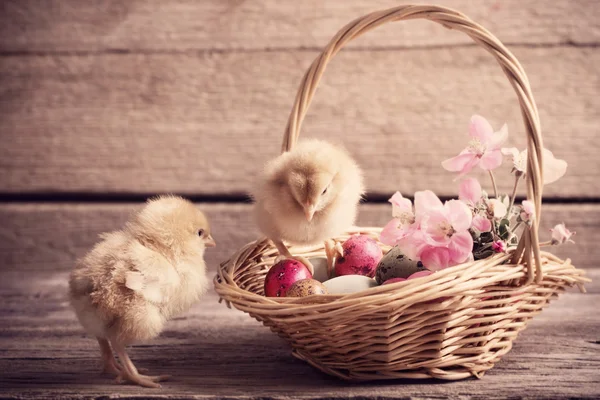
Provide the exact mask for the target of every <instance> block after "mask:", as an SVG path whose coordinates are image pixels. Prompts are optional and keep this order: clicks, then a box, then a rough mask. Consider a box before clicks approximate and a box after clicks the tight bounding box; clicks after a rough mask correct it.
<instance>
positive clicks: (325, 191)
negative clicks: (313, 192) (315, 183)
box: [321, 186, 329, 196]
mask: <svg viewBox="0 0 600 400" xmlns="http://www.w3.org/2000/svg"><path fill="white" fill-rule="evenodd" d="M327 189H329V186H327V187H326V188H325V189H323V193H321V196H323V195H324V194H325V193H327Z"/></svg>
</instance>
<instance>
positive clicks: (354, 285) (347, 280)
mask: <svg viewBox="0 0 600 400" xmlns="http://www.w3.org/2000/svg"><path fill="white" fill-rule="evenodd" d="M323 285H324V286H325V287H326V288H327V292H329V294H350V293H356V292H361V291H363V290H367V289H370V288H372V287H375V286H377V282H376V281H375V279H373V278H369V277H368V276H363V275H344V276H338V277H337V278H333V279H330V280H328V281H325V282H323Z"/></svg>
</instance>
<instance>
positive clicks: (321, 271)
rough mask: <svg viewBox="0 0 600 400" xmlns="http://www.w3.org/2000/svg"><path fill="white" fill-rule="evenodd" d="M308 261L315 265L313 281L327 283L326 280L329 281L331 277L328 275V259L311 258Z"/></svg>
mask: <svg viewBox="0 0 600 400" xmlns="http://www.w3.org/2000/svg"><path fill="white" fill-rule="evenodd" d="M308 261H310V262H311V264H312V265H313V267H315V272H314V273H313V279H316V280H318V281H319V282H325V281H326V280H328V279H329V275H327V258H325V257H314V258H309V259H308ZM332 272H333V271H332Z"/></svg>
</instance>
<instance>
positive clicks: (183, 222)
mask: <svg viewBox="0 0 600 400" xmlns="http://www.w3.org/2000/svg"><path fill="white" fill-rule="evenodd" d="M101 237H102V241H101V242H100V243H98V244H96V246H95V247H94V248H93V249H92V250H91V251H90V252H89V253H88V254H87V255H86V256H85V257H84V258H83V259H82V260H80V261H79V262H78V263H77V265H76V267H75V269H74V270H73V271H72V273H71V276H70V280H69V295H70V300H71V304H72V306H73V308H74V309H75V313H76V314H77V318H78V319H79V321H80V322H81V325H83V327H84V328H85V330H86V331H87V332H88V333H89V334H91V335H94V336H95V337H96V339H97V340H98V343H99V344H100V350H101V354H102V360H103V363H104V371H105V372H108V373H114V374H116V375H117V382H122V381H129V382H132V383H135V384H138V385H141V386H144V387H153V388H156V387H160V385H159V384H158V383H157V382H159V381H162V380H165V379H167V378H168V377H169V376H167V375H161V376H146V375H141V374H140V373H139V372H138V370H137V369H136V367H135V366H134V365H133V363H132V362H131V359H130V358H129V356H128V355H127V352H126V349H125V346H126V345H128V344H130V343H133V342H138V341H144V340H149V339H152V338H154V337H156V336H157V335H158V334H159V333H160V332H161V331H162V329H163V327H164V325H165V322H166V321H167V320H169V319H170V318H172V317H173V316H175V315H177V314H180V313H182V312H184V311H187V310H188V309H189V308H190V306H191V305H192V304H193V303H194V302H195V301H196V300H198V298H199V297H200V296H201V295H202V294H203V293H204V292H205V291H206V290H207V289H208V287H209V280H208V279H207V276H206V265H205V263H204V250H205V248H206V247H214V246H215V241H214V240H213V238H212V236H211V232H210V226H209V224H208V221H207V219H206V217H205V216H204V214H203V213H202V212H200V211H199V210H198V209H197V208H196V207H195V206H194V205H193V204H192V203H191V202H189V201H187V200H184V199H182V198H180V197H175V196H163V197H158V198H156V199H152V200H150V201H148V203H147V204H146V206H145V207H144V208H143V209H142V210H141V211H140V212H138V213H135V214H134V215H132V217H131V219H130V220H129V221H128V222H127V224H126V225H125V227H124V229H123V230H120V231H116V232H111V233H106V234H103V235H102V236H101ZM113 350H114V351H115V352H116V354H117V355H118V357H119V361H120V364H119V363H118V362H117V361H116V360H115V358H114V354H113Z"/></svg>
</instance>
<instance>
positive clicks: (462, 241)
mask: <svg viewBox="0 0 600 400" xmlns="http://www.w3.org/2000/svg"><path fill="white" fill-rule="evenodd" d="M448 250H450V252H449V256H450V259H451V260H452V261H453V262H454V263H455V264H460V263H462V262H465V260H466V259H467V258H468V257H469V254H471V252H472V251H473V238H472V237H471V234H470V233H469V232H468V231H464V232H458V233H455V234H454V235H452V238H451V239H450V244H449V245H448Z"/></svg>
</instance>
